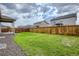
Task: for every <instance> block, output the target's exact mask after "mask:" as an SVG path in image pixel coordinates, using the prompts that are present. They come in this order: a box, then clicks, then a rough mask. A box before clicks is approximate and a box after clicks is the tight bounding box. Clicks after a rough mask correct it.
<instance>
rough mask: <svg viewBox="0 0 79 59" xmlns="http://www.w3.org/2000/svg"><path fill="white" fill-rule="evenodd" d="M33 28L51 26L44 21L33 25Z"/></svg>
mask: <svg viewBox="0 0 79 59" xmlns="http://www.w3.org/2000/svg"><path fill="white" fill-rule="evenodd" d="M34 26H35V27H48V26H51V25H50V24H49V23H48V22H46V21H45V20H44V21H40V22H37V23H34Z"/></svg>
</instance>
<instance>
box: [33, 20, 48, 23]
mask: <svg viewBox="0 0 79 59" xmlns="http://www.w3.org/2000/svg"><path fill="white" fill-rule="evenodd" d="M43 22H44V23H46V24H49V23H47V22H46V21H45V20H44V21H40V22H36V23H34V24H40V23H43Z"/></svg>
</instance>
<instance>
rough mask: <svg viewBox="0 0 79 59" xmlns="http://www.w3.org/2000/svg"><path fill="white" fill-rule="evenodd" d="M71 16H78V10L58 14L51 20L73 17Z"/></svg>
mask: <svg viewBox="0 0 79 59" xmlns="http://www.w3.org/2000/svg"><path fill="white" fill-rule="evenodd" d="M71 17H76V12H66V13H62V14H58V15H57V17H55V18H53V19H51V21H53V20H59V19H66V18H71Z"/></svg>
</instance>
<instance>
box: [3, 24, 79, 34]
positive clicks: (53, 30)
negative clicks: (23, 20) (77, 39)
mask: <svg viewBox="0 0 79 59" xmlns="http://www.w3.org/2000/svg"><path fill="white" fill-rule="evenodd" d="M8 31H10V30H9V29H2V32H8ZM15 32H17V33H18V32H36V33H48V34H62V35H79V25H69V26H52V27H38V28H30V29H27V28H15Z"/></svg>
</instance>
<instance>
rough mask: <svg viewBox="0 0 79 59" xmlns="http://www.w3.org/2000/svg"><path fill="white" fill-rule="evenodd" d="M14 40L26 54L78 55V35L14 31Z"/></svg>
mask: <svg viewBox="0 0 79 59" xmlns="http://www.w3.org/2000/svg"><path fill="white" fill-rule="evenodd" d="M15 42H16V44H17V45H18V46H20V47H21V48H22V50H23V52H24V53H25V54H26V55H28V56H70V55H72V56H73V55H74V56H76V55H78V56H79V37H78V36H65V35H49V34H40V33H32V32H23V33H16V37H15Z"/></svg>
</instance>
